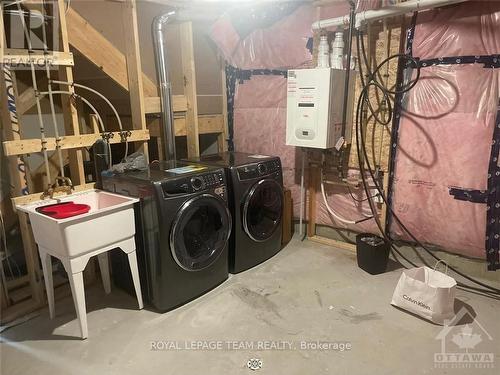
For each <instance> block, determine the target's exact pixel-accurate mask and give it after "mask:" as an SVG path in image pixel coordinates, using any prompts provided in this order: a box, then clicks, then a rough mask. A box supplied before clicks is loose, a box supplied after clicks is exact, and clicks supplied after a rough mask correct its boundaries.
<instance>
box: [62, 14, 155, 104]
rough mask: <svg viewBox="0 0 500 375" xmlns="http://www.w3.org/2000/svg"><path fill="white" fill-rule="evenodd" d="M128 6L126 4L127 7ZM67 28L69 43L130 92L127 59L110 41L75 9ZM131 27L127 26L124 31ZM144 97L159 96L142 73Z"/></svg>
mask: <svg viewBox="0 0 500 375" xmlns="http://www.w3.org/2000/svg"><path fill="white" fill-rule="evenodd" d="M125 5H126V4H124V6H125ZM66 17H67V22H68V23H67V26H68V37H69V43H70V44H71V46H72V47H73V48H75V49H76V50H77V51H78V52H80V53H81V54H82V55H83V56H85V58H87V59H88V60H89V61H90V62H92V63H93V64H94V65H95V66H97V67H99V68H100V69H101V70H102V71H103V72H104V73H106V75H108V76H109V77H110V78H111V79H112V80H113V81H115V82H116V83H118V84H119V85H120V86H121V87H123V88H124V89H125V90H128V84H129V83H128V77H127V67H126V58H125V56H124V54H123V53H121V52H120V50H119V49H118V48H116V47H115V46H114V45H113V44H112V43H111V42H110V41H109V40H107V39H106V38H105V37H104V36H102V34H101V33H100V32H99V31H97V30H96V29H95V28H94V27H92V25H91V24H90V23H88V22H87V20H85V19H84V18H83V17H82V16H80V15H79V14H78V13H77V12H76V11H75V10H74V9H73V8H71V7H70V8H69V9H68V13H67V15H66ZM130 27H131V24H125V27H124V31H125V32H127V29H128V28H130ZM141 75H142V81H143V88H144V95H146V96H158V89H157V87H156V84H155V83H154V82H153V81H152V80H151V79H150V78H149V77H148V76H146V75H145V74H143V73H142V72H141Z"/></svg>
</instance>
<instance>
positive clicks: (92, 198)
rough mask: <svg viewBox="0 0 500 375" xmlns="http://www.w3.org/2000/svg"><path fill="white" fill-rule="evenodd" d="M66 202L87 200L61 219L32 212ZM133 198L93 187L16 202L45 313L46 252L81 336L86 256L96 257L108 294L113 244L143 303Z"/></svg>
mask: <svg viewBox="0 0 500 375" xmlns="http://www.w3.org/2000/svg"><path fill="white" fill-rule="evenodd" d="M68 201H72V202H74V203H77V204H87V205H89V206H90V210H89V212H87V213H85V214H81V215H77V216H73V217H69V218H66V219H55V218H53V217H50V216H47V215H44V214H42V213H40V212H37V211H36V209H37V208H39V207H42V206H47V205H50V204H55V203H63V202H68ZM138 201H139V200H138V199H136V198H130V197H125V196H121V195H117V194H112V193H108V192H105V191H101V190H95V189H94V190H87V191H83V192H79V193H74V194H71V195H66V196H64V197H62V198H57V199H46V200H43V201H39V202H36V203H31V204H27V205H19V206H17V209H18V210H21V211H24V212H27V213H28V215H29V218H30V221H31V227H32V229H33V235H34V237H35V241H36V243H37V245H38V252H39V253H40V259H41V261H42V267H43V277H44V281H45V289H46V291H47V300H48V304H49V314H50V317H51V318H53V317H54V315H55V309H54V284H53V281H52V260H51V256H54V257H56V258H58V259H59V260H60V261H61V263H62V264H63V266H64V269H65V270H66V272H67V274H68V278H69V283H70V286H71V292H72V294H73V300H74V302H75V308H76V313H77V316H78V320H79V323H80V332H81V337H82V338H87V336H88V328H87V315H86V307H85V292H84V284H83V270H84V269H85V266H86V265H87V262H88V261H89V259H90V258H91V257H93V256H97V258H98V260H99V268H100V270H101V278H102V282H103V285H104V290H105V291H106V293H109V292H110V291H111V281H110V277H109V265H108V255H107V252H108V251H109V250H111V249H114V248H120V249H121V250H122V251H123V252H125V253H126V254H127V256H128V260H129V264H130V271H131V273H132V280H133V282H134V287H135V292H136V295H137V302H138V304H139V309H142V307H143V302H142V295H141V283H140V280H139V270H138V267H137V257H136V250H135V239H134V236H135V220H134V207H133V206H134V203H136V202H138Z"/></svg>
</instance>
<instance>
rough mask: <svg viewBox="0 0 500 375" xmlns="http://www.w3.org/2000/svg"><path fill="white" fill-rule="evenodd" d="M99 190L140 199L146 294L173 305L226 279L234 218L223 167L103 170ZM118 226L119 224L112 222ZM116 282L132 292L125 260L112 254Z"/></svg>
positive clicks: (163, 306)
mask: <svg viewBox="0 0 500 375" xmlns="http://www.w3.org/2000/svg"><path fill="white" fill-rule="evenodd" d="M102 183H103V189H104V190H107V191H111V192H115V193H118V194H124V195H128V196H133V197H138V198H140V202H139V203H138V204H137V206H136V209H135V213H136V225H137V230H136V244H137V257H138V263H139V275H140V277H141V285H142V286H143V296H144V299H145V300H146V301H147V302H149V303H150V304H152V305H153V306H154V307H156V308H157V309H158V310H160V311H167V310H171V309H173V308H175V307H177V306H180V305H182V304H184V303H186V302H188V301H190V300H192V299H194V298H196V297H198V296H200V295H202V294H204V293H205V292H207V291H209V290H211V289H213V288H214V287H216V286H217V285H219V284H221V283H222V282H223V281H224V280H226V279H227V278H228V239H229V236H230V233H231V227H232V220H231V215H230V212H229V210H228V206H227V197H228V195H227V187H226V178H225V174H224V170H223V169H222V168H220V167H219V168H217V167H209V166H205V165H194V164H192V163H184V162H180V161H170V162H159V163H158V162H157V163H153V164H152V165H151V166H150V167H149V168H148V169H146V170H142V171H133V172H125V173H121V174H113V175H107V176H106V175H105V176H103V178H102ZM116 225H120V223H116ZM111 264H112V273H113V280H114V283H115V284H117V285H118V286H119V287H122V288H124V289H126V290H130V291H132V290H133V288H131V286H132V285H131V276H130V271H129V268H128V264H127V261H126V259H124V258H123V256H121V254H120V252H115V253H112V255H111Z"/></svg>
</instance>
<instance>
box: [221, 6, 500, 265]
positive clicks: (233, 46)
mask: <svg viewBox="0 0 500 375" xmlns="http://www.w3.org/2000/svg"><path fill="white" fill-rule="evenodd" d="M388 2H389V3H390V2H391V1H390V0H389V1H376V0H374V1H366V2H360V4H358V8H357V10H358V11H362V10H367V9H376V8H378V7H380V6H383V5H386V3H388ZM499 8H500V3H493V2H480V6H478V4H477V3H476V4H474V3H473V4H468V3H465V4H463V5H459V6H454V7H448V8H446V9H444V10H436V11H432V12H425V13H424V14H423V15H419V17H418V22H417V27H416V30H415V37H414V40H413V51H414V56H417V57H420V58H425V59H428V58H436V57H444V56H457V55H488V54H493V53H497V54H498V53H500V46H499V43H500V22H499V19H500V14H499V12H498V10H499ZM346 13H348V5H347V2H341V3H338V4H337V3H336V4H335V5H334V6H332V7H328V8H326V9H325V8H323V9H322V11H321V14H318V12H317V10H316V9H315V8H313V7H309V6H302V7H300V8H298V9H297V10H296V11H295V12H294V13H293V14H292V15H290V16H288V17H286V18H283V19H282V20H280V21H278V22H277V23H275V24H274V25H272V26H271V27H268V28H266V29H261V30H255V31H254V32H252V33H250V34H249V35H248V36H247V37H246V38H244V39H243V40H241V39H240V37H239V35H238V34H237V33H236V32H235V31H234V29H233V30H231V25H230V20H229V19H227V18H222V19H220V20H219V21H218V22H217V23H216V24H215V25H214V27H213V29H212V38H213V40H214V41H215V42H216V44H217V45H218V46H219V48H220V50H221V51H222V53H223V54H224V56H225V58H226V60H227V61H228V63H229V64H231V65H233V66H236V67H239V68H242V69H254V68H267V69H276V68H297V67H301V66H307V65H310V64H311V59H312V56H311V55H310V53H309V51H308V50H307V48H306V41H307V39H308V38H310V37H311V36H312V33H311V30H310V27H311V23H312V22H313V21H315V20H317V19H320V18H321V19H324V18H330V17H338V16H342V15H344V14H346ZM471 30H472V31H471ZM285 85H286V80H285V79H284V78H283V77H281V76H253V77H251V79H250V80H246V81H244V82H243V83H239V84H237V89H236V95H235V102H234V142H235V149H236V150H237V151H242V152H252V153H262V154H274V155H279V156H280V157H281V159H282V163H283V166H284V172H283V174H284V182H285V186H286V187H287V188H290V189H291V190H292V198H293V200H294V210H295V216H298V213H299V211H298V208H299V186H298V185H299V183H300V175H299V174H300V162H301V151H300V150H299V149H298V148H294V147H288V146H285V125H286V86H285ZM498 87H499V85H498V71H497V70H493V69H485V68H483V66H482V65H479V64H472V65H437V66H433V67H425V68H423V69H422V79H421V81H420V82H419V83H418V85H417V86H416V87H415V88H414V89H413V90H412V91H411V92H410V94H409V95H408V96H407V98H406V99H405V100H406V101H405V105H406V109H407V112H406V113H404V115H403V117H402V119H401V122H400V133H399V145H400V148H399V149H398V152H397V158H396V176H395V182H394V196H393V198H394V200H393V201H394V209H395V210H396V213H397V214H398V215H399V216H400V217H401V219H402V220H403V222H404V223H405V224H406V225H407V226H408V227H409V228H410V229H412V231H414V233H415V235H416V236H417V237H418V238H419V239H421V240H422V241H423V242H427V243H431V244H436V245H440V246H442V247H443V248H446V249H449V250H452V251H457V252H458V253H461V254H464V255H467V256H472V257H481V258H483V257H484V239H485V220H486V213H485V210H486V206H485V205H484V204H480V203H473V202H468V201H460V200H456V199H454V197H453V196H451V195H450V194H449V188H450V187H460V188H466V189H478V190H485V189H486V188H487V185H486V182H487V180H486V177H487V176H486V175H487V171H488V163H489V154H490V149H491V140H492V131H493V122H494V117H495V113H496V112H495V111H496V101H497V100H498ZM326 191H327V195H328V201H329V202H330V205H331V206H332V207H333V208H334V209H335V211H336V212H337V213H338V214H340V215H341V216H343V217H345V218H347V219H352V220H357V219H360V218H362V217H363V216H365V215H367V214H369V209H368V205H367V203H366V202H362V203H354V202H353V200H352V199H351V197H350V196H349V195H348V192H347V191H346V189H345V188H344V187H336V186H332V185H326ZM354 192H355V194H356V190H355V191H354ZM357 198H358V199H362V198H364V196H363V195H362V194H360V195H357ZM316 199H317V202H318V217H317V221H318V222H319V223H323V224H328V225H333V226H335V227H348V228H351V229H356V230H357V231H375V230H376V228H375V225H374V222H373V220H370V221H367V222H364V223H362V224H360V225H356V226H353V225H344V224H342V223H339V222H335V220H332V218H331V217H330V215H329V214H328V212H327V210H326V208H325V206H324V204H323V202H322V198H321V193H320V192H318V195H317V197H316ZM392 230H393V231H395V232H396V233H397V234H399V235H400V236H401V237H404V235H403V233H402V232H401V231H400V230H399V229H398V227H397V225H396V224H394V225H393V226H392Z"/></svg>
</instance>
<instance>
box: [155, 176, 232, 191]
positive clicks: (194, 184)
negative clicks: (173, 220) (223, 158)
mask: <svg viewBox="0 0 500 375" xmlns="http://www.w3.org/2000/svg"><path fill="white" fill-rule="evenodd" d="M225 185H226V183H225V180H224V173H223V172H222V171H217V172H211V173H205V174H199V175H195V176H190V177H185V178H180V179H175V180H167V181H163V182H162V183H161V187H162V190H163V193H164V195H176V194H190V193H196V192H202V191H205V190H214V189H217V188H219V187H224V186H225Z"/></svg>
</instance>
